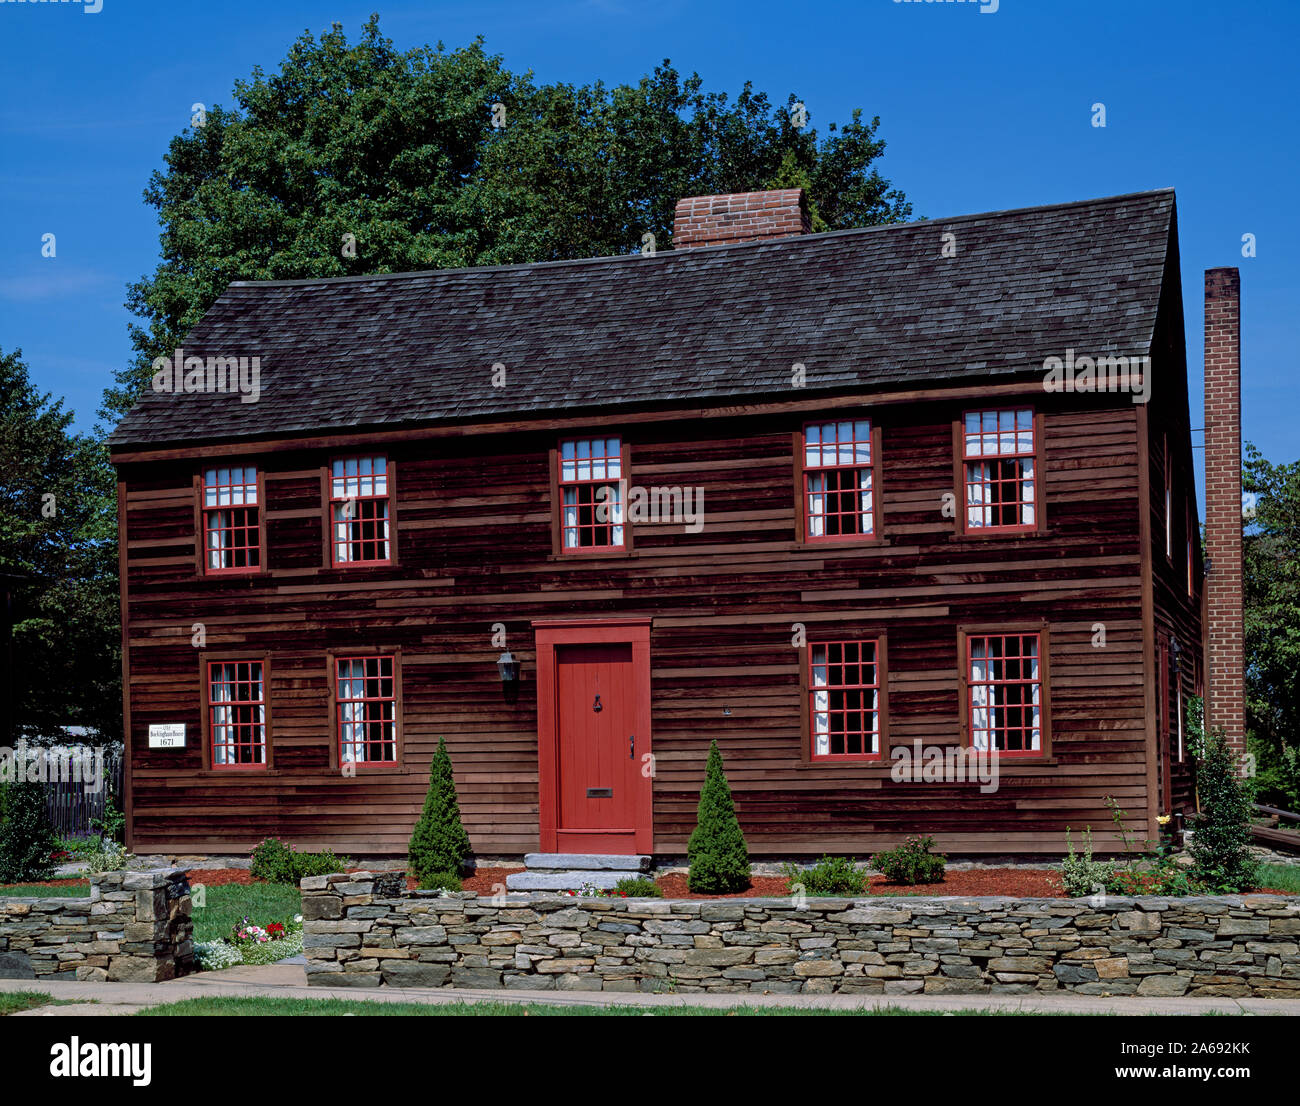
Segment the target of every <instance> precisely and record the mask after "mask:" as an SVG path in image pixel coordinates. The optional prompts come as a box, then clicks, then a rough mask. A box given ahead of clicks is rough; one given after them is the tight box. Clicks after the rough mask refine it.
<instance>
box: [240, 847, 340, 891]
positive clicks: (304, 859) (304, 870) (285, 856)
mask: <svg viewBox="0 0 1300 1106" xmlns="http://www.w3.org/2000/svg"><path fill="white" fill-rule="evenodd" d="M351 863H352V861H351V860H349V859H348V858H347V857H346V856H335V855H334V853H332V852H330V851H329V850H326V851H325V852H323V853H300V852H298V851H297V850H296V849H294V847H293V846H292V845H290V844H287V843H286V842H284V841H279V840H277V839H276V838H274V837H268V838H266V840H265V841H263V842H262V843H261V844H260V845H258V846H257V848H255V849H254V850H253V870H252V875H253V878H254V879H264V880H266V881H267V882H268V883H290V884H293V885H294V886H295V887H296V886H297V885H298V881H299V880H301V879H303V878H304V877H305V876H325V875H329V874H330V873H331V872H342V871H345V870H346V869H347V868H348V867H349V866H350V865H351Z"/></svg>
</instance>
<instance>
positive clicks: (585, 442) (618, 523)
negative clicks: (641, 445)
mask: <svg viewBox="0 0 1300 1106" xmlns="http://www.w3.org/2000/svg"><path fill="white" fill-rule="evenodd" d="M622 451H623V446H622V440H621V439H620V438H578V439H575V440H573V441H567V442H561V443H560V457H559V461H560V471H559V484H560V528H561V531H562V533H563V535H564V548H565V549H566V550H580V549H592V548H602V547H603V548H606V549H619V548H621V547H622V546H623V497H622V487H621V484H620V481H621V480H622V478H623V455H622Z"/></svg>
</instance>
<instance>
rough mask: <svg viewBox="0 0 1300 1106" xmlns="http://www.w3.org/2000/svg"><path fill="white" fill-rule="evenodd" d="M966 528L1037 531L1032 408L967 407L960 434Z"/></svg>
mask: <svg viewBox="0 0 1300 1106" xmlns="http://www.w3.org/2000/svg"><path fill="white" fill-rule="evenodd" d="M962 443H963V444H962V467H963V469H964V473H965V481H964V483H965V486H966V529H967V530H994V529H996V530H1033V529H1034V528H1035V527H1036V525H1037V522H1038V519H1037V513H1036V512H1037V506H1036V500H1035V489H1036V479H1037V472H1036V466H1035V461H1036V458H1035V452H1034V450H1035V442H1034V412H1033V411H1032V410H1030V409H1029V408H1027V407H1021V408H1016V409H1013V410H1005V411H968V412H966V416H965V420H964V426H963V432H962Z"/></svg>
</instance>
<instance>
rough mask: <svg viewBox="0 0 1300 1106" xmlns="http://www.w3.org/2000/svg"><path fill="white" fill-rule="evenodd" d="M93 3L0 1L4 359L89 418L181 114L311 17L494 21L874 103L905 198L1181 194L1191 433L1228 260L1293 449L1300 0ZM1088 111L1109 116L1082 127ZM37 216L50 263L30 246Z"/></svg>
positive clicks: (493, 38)
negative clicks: (1211, 272)
mask: <svg viewBox="0 0 1300 1106" xmlns="http://www.w3.org/2000/svg"><path fill="white" fill-rule="evenodd" d="M100 2H101V3H102V10H101V11H99V12H96V13H93V14H92V13H90V12H88V11H85V10H83V6H84V5H83V4H81V3H78V2H76V0H65V2H63V3H58V2H53V3H40V4H38V3H35V2H28V3H17V2H12V0H0V51H2V55H0V56H3V58H4V64H3V67H2V68H0V210H3V213H4V218H3V230H2V232H0V348H3V349H5V350H10V349H12V348H14V347H22V349H23V353H24V357H25V359H26V360H27V362H28V364H29V365H30V367H31V370H32V375H33V377H34V379H35V381H36V383H37V385H38V386H39V387H41V388H43V389H45V390H48V391H50V392H53V393H55V394H56V395H60V396H64V397H66V399H67V402H68V405H69V406H70V407H71V408H72V409H73V410H75V412H76V415H77V422H76V425H77V426H78V427H79V428H83V429H88V428H89V427H90V426H91V425H92V424H93V422H94V419H95V411H96V408H97V407H98V405H99V398H100V393H101V392H102V390H103V388H104V386H105V385H106V383H108V381H109V378H110V375H111V373H112V372H113V371H114V370H115V369H116V368H118V367H119V366H121V365H122V364H124V363H125V362H126V361H127V360H128V359H129V355H130V345H129V341H128V338H127V322H128V318H129V315H128V312H127V310H126V308H125V307H124V306H123V301H124V299H125V286H126V284H127V283H128V282H129V281H132V280H135V279H138V278H139V277H140V276H141V275H143V274H145V273H148V272H151V271H152V269H153V268H154V266H155V264H156V261H157V249H158V226H157V223H156V221H155V218H154V213H153V211H152V209H150V208H148V207H146V206H145V204H144V202H143V199H142V197H141V192H142V190H143V188H144V187H145V184H146V182H147V180H148V177H149V174H150V172H152V171H153V170H154V169H155V168H158V167H159V166H160V165H161V158H162V154H163V152H164V150H165V149H166V146H167V142H168V140H169V138H170V137H171V136H172V135H173V134H175V133H177V132H178V131H180V130H181V129H183V128H184V127H186V126H187V125H188V123H189V116H190V106H191V104H193V103H195V102H202V103H204V104H206V105H208V106H209V107H210V106H211V105H212V104H214V103H223V104H227V105H229V104H231V103H232V96H231V89H232V86H233V82H234V81H235V79H236V78H239V77H245V76H247V75H248V74H249V72H250V70H251V69H252V68H253V66H254V65H261V66H262V67H263V68H265V69H267V70H271V69H275V68H277V67H278V66H279V63H280V62H281V60H282V59H283V57H284V55H285V53H286V52H287V50H288V47H289V45H290V44H291V43H292V41H293V40H294V39H295V38H296V37H298V35H299V34H301V32H302V31H304V30H308V29H310V30H312V31H313V32H316V33H319V32H320V31H322V30H325V29H326V28H327V27H328V24H329V23H330V22H331V21H333V20H339V21H341V22H342V23H343V24H344V26H345V28H346V29H347V31H348V33H349V36H350V37H355V36H356V35H357V33H358V32H359V30H360V28H361V25H362V24H363V23H364V21H365V19H366V17H367V16H368V15H369V13H370V12H371V11H374V10H378V11H379V13H380V17H381V23H380V26H381V29H382V30H383V31H384V32H385V33H386V34H387V35H388V37H390V38H392V39H393V40H394V41H395V43H396V44H397V45H398V46H399V47H401V48H408V47H411V46H415V45H419V44H422V43H425V42H434V41H437V40H442V41H443V42H445V43H446V44H447V45H448V46H449V47H455V46H460V45H463V44H465V43H467V42H468V41H470V40H471V39H472V38H473V37H474V36H475V35H478V34H482V35H484V36H485V37H486V41H487V47H488V49H489V50H490V51H491V52H494V53H500V54H502V55H503V56H504V57H505V61H506V64H507V65H508V66H509V67H510V68H511V69H515V70H520V71H522V70H525V69H529V68H531V69H532V70H533V71H534V73H535V75H536V77H537V79H538V80H539V81H543V82H546V81H567V82H575V83H586V82H591V81H594V80H596V79H601V80H604V81H605V82H606V83H607V84H616V83H621V82H631V81H635V80H636V79H638V78H639V77H640V76H642V75H643V74H645V73H648V72H649V71H651V70H652V69H653V68H654V66H655V65H656V64H657V63H658V62H660V61H662V60H663V59H664V58H671V59H672V62H673V64H674V65H675V66H676V67H677V69H678V70H679V71H681V72H683V73H689V72H691V71H698V72H699V73H700V75H701V76H702V77H703V78H704V81H705V85H706V87H707V88H709V89H714V90H722V91H726V92H728V93H730V94H733V95H734V93H735V92H736V91H737V90H738V89H739V88H740V86H741V84H742V83H743V82H744V81H745V80H751V81H753V82H754V85H755V87H756V88H757V89H760V90H763V91H766V92H767V93H768V95H769V97H770V98H771V99H772V100H773V101H775V102H778V103H781V102H784V101H785V99H786V97H787V95H788V94H789V93H791V92H794V93H796V94H797V95H798V96H799V97H800V98H801V99H802V100H803V101H804V102H805V103H806V104H807V105H808V107H809V110H810V113H811V117H812V118H811V122H812V124H813V125H814V126H816V127H818V128H819V129H823V130H824V127H825V124H826V123H827V122H830V121H833V120H834V121H840V120H844V119H847V118H848V116H849V113H850V111H851V110H852V109H853V108H854V107H861V108H863V109H864V111H865V113H866V115H868V116H871V115H879V116H880V118H881V127H880V136H881V137H883V138H884V139H885V140H886V141H887V142H888V150H887V151H886V154H885V157H884V159H883V162H882V163H881V165H880V168H881V171H882V172H883V173H884V175H885V176H887V177H888V178H890V179H891V180H892V181H893V183H894V184H895V185H897V186H898V187H900V188H902V189H903V190H904V191H905V192H906V193H907V195H908V197H909V198H910V199H911V200H912V202H913V206H914V211H915V213H916V214H917V215H924V216H929V217H946V216H952V215H961V214H967V213H971V212H979V211H989V210H998V209H1003V208H1011V207H1023V206H1030V205H1035V204H1047V203H1055V202H1060V201H1068V200H1077V199H1085V198H1089V197H1093V196H1103V195H1111V194H1116V193H1123V192H1133V191H1138V190H1142V189H1147V188H1158V187H1165V186H1173V187H1174V188H1176V189H1177V191H1178V208H1179V211H1178V214H1179V229H1180V238H1181V250H1182V264H1183V294H1184V301H1185V309H1186V312H1187V345H1188V357H1189V368H1190V371H1191V374H1192V397H1193V411H1192V425H1193V426H1195V427H1200V426H1202V425H1203V423H1202V420H1201V417H1200V414H1201V413H1200V388H1201V383H1200V364H1201V342H1202V335H1201V314H1202V312H1201V300H1202V272H1203V270H1204V269H1206V268H1209V267H1213V266H1218V265H1239V266H1240V267H1241V270H1242V285H1243V351H1244V365H1245V376H1244V380H1245V384H1244V396H1243V403H1244V418H1245V435H1246V437H1247V438H1248V439H1249V440H1252V441H1254V442H1255V443H1256V444H1258V445H1259V446H1260V448H1261V449H1262V450H1263V451H1264V453H1265V455H1266V456H1268V457H1270V458H1271V459H1272V460H1275V461H1290V460H1295V459H1296V458H1297V456H1300V448H1297V434H1296V430H1295V415H1296V412H1297V407H1298V406H1300V405H1298V404H1297V400H1296V385H1295V369H1296V360H1297V352H1296V351H1297V348H1300V311H1297V309H1296V304H1297V301H1298V300H1300V264H1298V263H1297V258H1298V257H1300V241H1297V238H1298V236H1300V221H1298V220H1297V218H1296V210H1297V202H1296V201H1297V198H1298V195H1297V193H1298V190H1297V173H1296V170H1297V165H1296V161H1297V150H1300V123H1298V121H1297V120H1298V113H1297V108H1296V104H1297V99H1298V97H1297V93H1298V92H1300V89H1298V88H1297V79H1296V61H1295V58H1294V49H1295V44H1296V43H1297V42H1300V5H1297V4H1292V3H1288V2H1283V0H1276V2H1267V0H1235V2H1234V3H1232V4H1224V3H1221V2H1218V0H1091V2H1089V3H1086V4H1085V3H1066V2H1063V0H1059V2H1058V0H1000V3H998V5H997V7H998V10H997V11H993V12H982V11H980V10H979V6H978V4H977V3H974V2H949V3H934V4H930V3H922V2H919V0H918V2H903V3H900V2H895V0H845V2H829V3H821V4H817V5H810V4H809V5H801V4H791V3H789V2H788V0H749V2H747V3H743V4H742V3H711V2H709V0H655V2H654V3H640V2H631V0H628V2H621V0H571V2H560V3H552V2H548V0H524V2H515V0H494V2H493V3H491V4H482V3H474V4H470V3H462V4H448V3H440V2H424V3H414V2H410V0H406V2H401V3H381V2H380V0H366V2H365V3H351V2H344V0H311V2H300V0H258V2H251V0H227V2H223V3H220V4H210V3H198V2H196V0H100ZM92 3H93V0H92ZM1098 101H1100V102H1102V103H1104V104H1105V105H1106V113H1107V126H1106V127H1105V128H1104V129H1100V128H1095V127H1093V126H1092V124H1091V115H1092V112H1091V106H1092V104H1094V103H1095V102H1098ZM46 233H53V234H55V235H56V236H57V237H56V242H57V247H56V248H57V256H56V257H55V258H53V259H48V258H43V257H42V256H41V242H42V235H43V234H46ZM1247 233H1249V234H1254V235H1255V236H1256V241H1257V256H1256V257H1254V258H1249V259H1248V258H1243V257H1242V254H1241V242H1242V235H1243V234H1247ZM1194 440H1196V441H1197V442H1198V443H1199V441H1200V436H1199V435H1196V436H1195V438H1194ZM1198 483H1199V481H1198Z"/></svg>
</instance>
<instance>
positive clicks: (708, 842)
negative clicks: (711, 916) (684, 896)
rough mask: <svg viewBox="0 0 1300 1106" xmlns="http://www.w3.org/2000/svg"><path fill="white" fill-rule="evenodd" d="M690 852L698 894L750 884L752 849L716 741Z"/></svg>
mask: <svg viewBox="0 0 1300 1106" xmlns="http://www.w3.org/2000/svg"><path fill="white" fill-rule="evenodd" d="M686 854H687V858H688V859H689V861H690V865H691V869H690V874H689V876H688V877H687V880H686V885H687V887H689V888H690V890H691V891H693V892H694V893H695V894H697V895H718V894H727V893H729V892H731V891H743V890H745V888H746V887H748V886H749V849H748V847H747V846H746V845H745V835H744V833H742V832H741V829H740V819H739V818H737V817H736V806H735V803H733V802H732V799H731V788H730V786H728V784H727V776H726V773H725V772H723V770H722V754H721V753H720V752H719V751H718V743H717V742H716V741H714V742H712V744H710V746H709V761H708V765H707V767H706V768H705V771H704V786H703V787H702V788H701V789H700V805H699V810H698V812H697V816H696V825H695V831H694V832H693V833H692V834H691V839H690V841H689V842H688V843H687V846H686Z"/></svg>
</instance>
